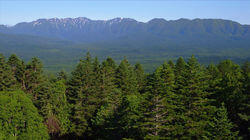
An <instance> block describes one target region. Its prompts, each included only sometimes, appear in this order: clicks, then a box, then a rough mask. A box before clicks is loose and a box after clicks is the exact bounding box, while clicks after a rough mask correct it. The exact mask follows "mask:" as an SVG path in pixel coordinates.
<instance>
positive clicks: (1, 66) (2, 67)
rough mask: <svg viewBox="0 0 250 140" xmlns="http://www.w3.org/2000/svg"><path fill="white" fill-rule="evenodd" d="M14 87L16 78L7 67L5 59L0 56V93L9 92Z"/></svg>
mask: <svg viewBox="0 0 250 140" xmlns="http://www.w3.org/2000/svg"><path fill="white" fill-rule="evenodd" d="M15 87H16V78H15V77H14V74H13V73H12V71H11V68H10V66H9V65H7V63H6V61H5V58H4V56H3V55H2V54H0V91H3V90H10V89H12V88H15Z"/></svg>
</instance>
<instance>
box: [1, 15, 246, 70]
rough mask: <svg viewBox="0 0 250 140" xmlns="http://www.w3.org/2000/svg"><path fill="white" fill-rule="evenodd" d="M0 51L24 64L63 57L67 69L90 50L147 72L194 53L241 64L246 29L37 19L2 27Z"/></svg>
mask: <svg viewBox="0 0 250 140" xmlns="http://www.w3.org/2000/svg"><path fill="white" fill-rule="evenodd" d="M20 38H22V39H20ZM34 47H36V48H34ZM13 48H18V49H13ZM31 50H33V52H32V51H31ZM51 50H53V51H51ZM55 50H56V51H55ZM80 50H81V51H80ZM0 51H1V52H2V53H5V54H7V55H8V54H10V53H17V54H18V55H20V56H22V57H24V59H25V57H32V56H33V55H34V54H38V55H37V56H40V57H41V58H46V60H45V61H46V63H49V62H54V60H55V59H62V61H63V59H64V58H65V57H66V58H69V60H68V61H66V62H67V63H70V64H73V63H75V61H76V60H75V59H78V58H79V57H80V56H81V54H80V52H81V53H83V52H86V51H91V52H93V54H94V55H97V56H101V57H103V58H104V57H106V56H112V57H114V58H116V59H117V60H120V59H122V57H123V56H127V57H128V59H131V60H132V62H133V63H135V62H140V63H143V64H144V65H145V66H146V68H147V67H151V65H153V64H158V63H161V62H162V61H164V60H166V59H173V60H175V58H177V57H179V56H183V57H184V58H185V57H188V56H190V55H192V54H194V55H196V56H197V57H198V58H199V60H200V61H201V62H203V61H204V63H205V64H206V63H210V62H215V63H216V62H217V60H218V61H219V59H227V58H230V59H233V60H235V61H237V62H242V61H245V60H250V25H241V24H239V23H237V22H234V21H231V20H223V19H194V20H189V19H178V20H165V19H161V18H155V19H152V20H150V21H148V22H139V21H136V20H134V19H130V18H114V19H111V20H91V19H88V18H85V17H79V18H62V19H59V18H52V19H38V20H36V21H32V22H22V23H18V24H16V25H14V26H5V25H0ZM27 52H30V53H28V54H27ZM42 52H44V53H45V54H46V53H51V55H53V54H54V56H57V58H51V59H50V57H51V56H49V57H48V56H47V55H46V57H45V56H44V55H41V54H43V53H42ZM24 54H25V55H24ZM59 54H61V55H62V56H60V55H59ZM70 58H74V59H72V60H70ZM63 62H64V63H66V62H65V61H63ZM55 63H56V61H55ZM56 64H58V63H56ZM51 65H53V63H51Z"/></svg>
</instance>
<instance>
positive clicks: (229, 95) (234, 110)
mask: <svg viewBox="0 0 250 140" xmlns="http://www.w3.org/2000/svg"><path fill="white" fill-rule="evenodd" d="M218 69H219V71H220V73H221V76H222V79H221V81H220V83H219V86H220V90H218V92H217V93H216V97H217V98H216V101H217V102H218V104H220V103H222V102H224V103H225V107H226V108H227V110H228V115H229V118H230V119H231V121H232V122H233V123H234V124H236V125H237V126H238V124H239V123H240V122H239V120H240V119H239V116H238V113H239V108H240V106H241V103H242V102H243V101H242V99H243V94H242V87H243V84H242V79H243V76H242V73H241V70H240V67H239V66H238V65H236V64H234V63H233V62H232V61H230V60H226V61H222V62H221V63H220V64H218Z"/></svg>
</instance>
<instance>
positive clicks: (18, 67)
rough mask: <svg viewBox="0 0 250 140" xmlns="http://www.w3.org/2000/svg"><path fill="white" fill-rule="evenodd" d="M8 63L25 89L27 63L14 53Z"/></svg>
mask: <svg viewBox="0 0 250 140" xmlns="http://www.w3.org/2000/svg"><path fill="white" fill-rule="evenodd" d="M7 63H8V65H9V66H10V67H11V70H12V72H13V74H14V77H15V78H16V80H17V82H18V83H19V87H21V88H22V89H23V90H25V64H24V62H23V61H22V60H21V59H19V58H18V57H17V56H16V55H15V54H12V55H11V56H10V57H9V59H8V62H7Z"/></svg>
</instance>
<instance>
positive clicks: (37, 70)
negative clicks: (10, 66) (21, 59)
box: [25, 58, 46, 106]
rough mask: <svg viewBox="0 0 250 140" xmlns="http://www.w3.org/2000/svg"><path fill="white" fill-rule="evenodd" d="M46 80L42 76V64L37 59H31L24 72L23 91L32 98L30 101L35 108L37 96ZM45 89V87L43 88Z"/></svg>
mask: <svg viewBox="0 0 250 140" xmlns="http://www.w3.org/2000/svg"><path fill="white" fill-rule="evenodd" d="M45 81H46V79H45V77H44V75H43V64H42V62H41V61H40V60H39V59H38V58H32V59H31V61H30V62H29V63H28V64H27V66H26V70H25V90H26V91H27V93H29V94H30V95H31V96H32V100H33V102H34V103H35V105H36V106H37V104H38V102H39V101H38V96H39V93H41V92H42V91H40V90H42V89H43V86H42V85H44V84H45V83H44V82H45ZM45 88H46V87H45Z"/></svg>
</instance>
